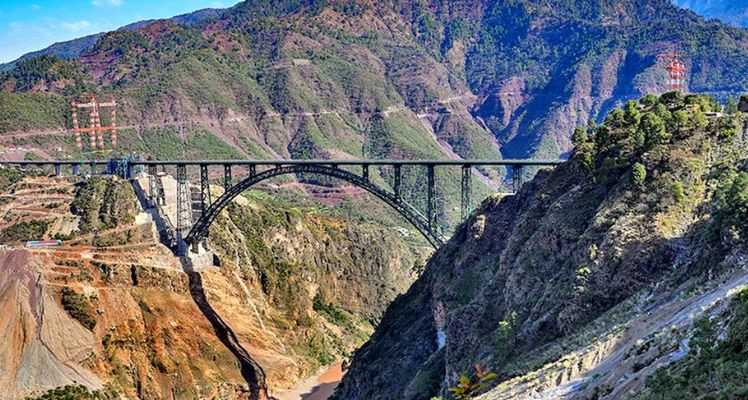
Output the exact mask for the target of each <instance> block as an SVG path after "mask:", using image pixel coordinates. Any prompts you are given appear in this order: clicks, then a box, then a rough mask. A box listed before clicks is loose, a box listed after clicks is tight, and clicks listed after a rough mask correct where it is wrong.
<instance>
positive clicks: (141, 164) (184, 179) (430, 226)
mask: <svg viewBox="0 0 748 400" xmlns="http://www.w3.org/2000/svg"><path fill="white" fill-rule="evenodd" d="M562 162H563V160H196V161H193V160H191V161H156V160H148V161H144V160H139V159H112V160H48V161H15V162H13V161H0V167H8V166H15V167H21V168H27V167H42V168H44V167H52V168H54V173H55V174H56V175H57V176H62V175H64V174H63V168H65V167H67V168H70V169H71V172H72V175H73V176H77V175H81V174H82V167H85V166H88V168H89V172H90V174H91V175H93V174H96V173H98V172H97V170H99V169H100V170H102V171H101V172H102V173H105V174H111V175H119V176H121V177H123V178H132V177H134V176H135V175H136V172H142V171H143V170H144V169H146V168H147V176H148V184H149V191H148V193H149V196H150V198H149V199H148V200H149V201H150V203H151V205H153V206H155V207H158V208H160V205H161V204H162V203H163V202H165V197H164V192H163V187H162V185H161V180H160V178H158V169H159V168H161V170H162V171H165V170H166V168H167V167H168V168H175V169H176V181H177V221H176V224H173V223H172V221H168V219H167V220H166V225H167V226H166V228H165V231H166V232H162V233H164V234H165V235H164V236H165V238H164V241H165V242H167V244H169V245H170V247H172V249H174V250H175V251H176V252H178V253H179V252H181V251H183V250H181V249H182V248H183V247H184V246H183V243H185V242H186V244H188V245H190V247H192V248H193V250H195V249H196V248H197V247H198V245H199V244H200V243H201V242H204V241H205V239H206V238H207V237H208V232H209V228H210V225H211V224H212V223H213V222H214V221H215V219H216V218H217V217H218V215H219V214H220V212H221V211H222V210H223V209H224V208H225V207H226V206H227V205H228V204H229V203H230V202H231V200H233V199H234V198H236V197H237V196H239V195H240V194H241V193H242V192H243V191H245V190H247V189H249V188H251V187H253V186H255V185H257V184H259V183H260V182H263V181H265V180H268V179H270V178H273V177H277V176H281V175H292V174H303V173H312V174H318V175H322V176H328V177H332V178H336V179H340V180H343V181H345V182H348V183H350V184H352V185H355V186H358V187H360V188H362V189H364V190H366V191H367V192H369V193H371V194H372V195H374V196H376V197H377V198H379V199H380V200H382V201H384V202H385V203H386V204H388V205H389V206H390V207H392V208H393V209H395V210H396V211H397V212H398V213H399V214H400V215H401V216H403V218H405V219H406V220H407V221H408V222H409V223H410V224H411V225H413V226H414V227H415V228H416V229H417V230H418V231H419V232H420V233H421V234H422V235H423V236H424V237H425V238H426V239H427V240H428V241H429V243H430V244H431V245H432V246H434V247H435V248H438V247H439V246H441V245H442V244H444V243H445V241H446V238H445V237H444V236H443V235H442V233H441V232H440V228H439V224H438V222H437V218H436V209H437V206H436V193H437V182H436V175H435V168H436V167H440V168H441V167H445V168H447V167H452V168H455V167H459V168H461V169H462V186H461V199H460V200H461V215H462V219H465V218H466V217H467V215H468V213H469V212H470V204H471V178H472V175H473V168H476V167H481V166H486V167H488V166H503V167H508V168H510V169H511V176H512V186H513V189H514V191H515V192H516V191H518V190H519V188H520V187H521V186H522V184H523V170H524V168H526V167H555V166H556V165H559V164H561V163H562ZM404 166H411V167H421V168H424V169H425V171H426V177H427V182H428V183H427V185H426V187H425V188H424V189H425V190H426V192H427V193H426V210H425V214H424V213H423V212H421V211H419V210H418V209H417V208H416V207H414V206H412V205H411V204H408V203H407V202H406V201H405V200H404V199H403V196H402V191H401V189H402V185H401V183H402V167H404ZM188 167H199V169H200V187H199V192H197V193H193V192H191V191H190V187H189V181H188V173H187V172H188ZM210 167H222V168H223V187H224V194H223V195H221V196H220V197H219V198H218V199H216V201H215V202H213V201H211V194H210V180H209V168H210ZM238 167H245V168H247V170H248V174H247V177H245V178H243V179H242V180H241V181H239V182H238V183H236V184H234V182H233V172H232V171H233V169H234V168H238ZM350 167H353V168H360V171H361V174H357V173H354V172H351V171H350V170H349V169H345V168H350ZM370 167H388V168H391V169H392V172H393V181H394V182H393V185H392V190H387V189H385V188H382V187H380V186H378V185H376V184H375V183H373V182H372V181H371V180H370V179H369V168H370ZM195 197H197V199H195ZM196 203H198V204H197V210H195V204H196ZM190 210H192V211H197V212H196V213H195V214H196V215H199V218H197V219H196V220H193V215H192V214H193V213H191V212H190ZM160 211H161V212H162V213H163V210H160Z"/></svg>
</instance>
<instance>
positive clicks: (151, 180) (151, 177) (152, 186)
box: [148, 165, 158, 207]
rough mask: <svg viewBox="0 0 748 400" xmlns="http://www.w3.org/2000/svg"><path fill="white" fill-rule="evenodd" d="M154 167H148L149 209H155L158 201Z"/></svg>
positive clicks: (155, 167)
mask: <svg viewBox="0 0 748 400" xmlns="http://www.w3.org/2000/svg"><path fill="white" fill-rule="evenodd" d="M157 168H158V167H157V166H156V165H148V200H149V201H150V202H151V207H156V202H157V201H158V193H156V192H157V191H158V187H157V186H156V175H157V174H158V171H157Z"/></svg>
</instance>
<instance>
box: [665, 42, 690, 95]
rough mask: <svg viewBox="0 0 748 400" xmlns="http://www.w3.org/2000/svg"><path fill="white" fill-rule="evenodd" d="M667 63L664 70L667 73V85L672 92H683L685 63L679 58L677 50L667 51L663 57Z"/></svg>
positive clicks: (684, 88)
mask: <svg viewBox="0 0 748 400" xmlns="http://www.w3.org/2000/svg"><path fill="white" fill-rule="evenodd" d="M665 61H666V62H667V65H666V66H665V70H666V71H667V73H668V82H667V85H666V86H667V87H668V88H669V89H670V91H672V92H685V91H686V72H687V69H686V64H685V63H684V62H683V61H682V60H681V58H680V54H678V52H677V51H673V52H672V53H669V54H668V55H667V56H666V57H665Z"/></svg>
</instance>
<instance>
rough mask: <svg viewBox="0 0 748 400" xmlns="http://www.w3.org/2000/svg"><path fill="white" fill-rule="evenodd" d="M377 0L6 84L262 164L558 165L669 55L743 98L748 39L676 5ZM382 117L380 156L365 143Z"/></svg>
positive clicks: (158, 42) (264, 6) (173, 28)
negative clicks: (467, 161) (501, 159)
mask: <svg viewBox="0 0 748 400" xmlns="http://www.w3.org/2000/svg"><path fill="white" fill-rule="evenodd" d="M376 4H377V6H374V3H372V2H368V1H363V0H358V1H356V0H339V1H330V2H318V1H311V0H310V1H302V2H291V1H287V2H266V1H250V2H245V3H240V4H239V5H237V6H235V7H233V8H231V9H228V10H226V11H225V12H214V13H211V14H210V15H209V16H208V17H206V18H195V19H194V20H189V21H190V23H184V22H183V21H181V20H179V19H175V20H163V21H155V22H152V23H141V24H135V25H134V26H133V28H132V29H123V30H120V31H116V32H111V33H108V34H105V35H103V36H102V37H101V38H99V40H98V41H97V43H96V44H95V45H93V46H92V47H91V48H87V49H86V51H85V52H83V53H82V54H81V55H80V56H79V57H76V58H75V59H74V60H73V61H71V62H70V63H69V64H68V63H67V62H64V61H61V62H60V64H59V65H69V67H70V71H69V72H67V73H61V74H59V75H49V74H48V73H47V72H48V71H49V68H47V67H45V66H32V67H31V68H29V65H28V64H29V63H30V62H31V63H33V59H26V60H24V61H23V62H20V63H19V64H18V65H17V66H16V69H15V70H14V71H10V72H9V73H8V75H7V76H6V78H5V79H4V80H5V84H4V85H3V87H4V88H5V90H6V91H11V92H12V91H19V90H20V91H26V90H29V89H32V90H37V91H38V90H48V91H49V90H51V91H52V92H58V93H67V94H74V93H79V92H81V91H82V90H86V89H88V90H90V89H96V91H97V92H102V93H115V94H116V95H117V97H119V98H120V99H121V100H122V101H123V102H124V103H125V104H126V105H127V107H126V110H125V112H124V113H122V115H124V117H125V118H126V119H127V120H128V123H129V124H130V125H135V126H136V127H139V128H138V129H136V131H137V132H136V131H131V132H130V133H129V135H130V136H138V133H140V134H143V133H144V132H143V130H144V129H145V128H146V127H148V126H149V125H154V124H155V125H159V124H175V125H179V126H184V127H186V128H189V127H190V126H191V125H193V124H197V125H202V126H203V127H204V128H209V129H210V130H211V131H213V132H214V133H216V134H219V136H220V137H221V138H224V139H226V140H228V141H229V142H230V143H231V144H232V145H234V146H236V147H239V148H241V149H242V151H243V152H245V153H246V154H247V155H252V156H297V157H301V156H307V157H308V156H333V155H338V156H342V155H348V156H361V155H366V156H426V155H429V156H441V157H445V156H454V155H458V156H462V157H479V158H485V157H489V158H495V157H498V151H499V148H500V149H501V152H502V153H503V154H504V156H508V157H523V156H540V157H556V156H558V155H560V154H565V153H566V152H568V151H569V150H570V149H571V142H570V137H571V133H572V131H573V129H574V128H575V127H577V126H579V125H584V124H586V121H587V120H588V119H590V118H592V119H596V118H598V117H600V116H603V115H604V114H605V113H607V111H609V110H610V109H611V108H612V107H613V106H614V105H615V104H616V103H617V102H620V101H622V100H623V101H625V100H627V99H630V98H638V97H640V96H641V95H643V94H645V93H648V92H661V91H663V89H664V88H663V85H664V83H665V79H664V74H665V72H664V70H663V68H662V65H661V63H659V62H658V57H659V56H661V55H663V54H664V53H666V52H667V51H668V50H671V49H673V48H680V49H681V50H682V51H683V52H684V53H685V54H684V56H685V57H686V58H687V61H688V62H687V64H688V67H689V79H688V81H689V86H690V88H691V90H693V91H696V92H700V91H719V92H723V93H725V94H728V93H735V92H739V91H741V90H743V89H745V88H746V80H745V76H746V74H745V72H746V68H748V63H747V62H746V60H748V58H746V54H748V53H746V47H745V44H744V43H745V38H746V33H745V32H743V31H741V30H737V29H731V28H728V27H725V26H723V25H720V24H718V23H716V22H705V21H704V20H703V19H701V18H699V17H697V16H696V15H694V14H693V13H690V12H688V11H686V10H682V9H679V8H677V7H675V6H674V5H672V4H671V3H670V2H669V1H667V0H656V1H650V2H641V1H634V0H627V1H623V2H598V1H592V0H585V1H582V2H568V1H566V0H554V1H550V2H548V1H542V2H541V1H534V0H521V1H512V2H489V1H479V0H475V1H471V2H459V1H448V2H436V1H433V2H413V1H408V0H400V1H393V2H389V3H387V4H384V5H381V6H380V5H379V3H376ZM716 38H720V40H716ZM56 65H57V64H56ZM60 68H62V67H60V66H56V67H52V69H53V70H54V69H57V70H59V69H60ZM23 71H26V72H23ZM74 71H78V72H80V73H81V74H82V76H83V78H85V79H83V80H82V81H77V80H76V79H74V78H75V76H77V73H78V72H74ZM50 81H51V82H50ZM76 82H77V83H76ZM375 116H382V117H384V119H385V121H386V122H387V124H386V125H385V126H387V127H388V131H390V132H392V135H391V138H389V140H387V141H386V142H385V144H386V145H387V147H386V148H384V149H382V148H374V149H372V148H370V147H368V146H366V145H365V144H366V143H367V142H368V138H369V136H370V135H367V129H368V128H367V127H369V126H371V125H372V118H374V117H375ZM60 122H61V121H59V120H58V122H57V124H56V125H53V127H57V128H59V127H62V126H63V125H62V124H60ZM46 127H50V126H49V125H47V124H41V126H37V128H46ZM146 133H147V132H146ZM126 136H127V135H126ZM378 136H379V135H378ZM434 136H435V137H434ZM496 140H498V144H497V143H496ZM416 143H417V144H418V145H417V146H416V145H415V144H416ZM364 152H366V154H363V153H364ZM453 153H454V154H453Z"/></svg>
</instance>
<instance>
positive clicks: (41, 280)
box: [0, 169, 427, 399]
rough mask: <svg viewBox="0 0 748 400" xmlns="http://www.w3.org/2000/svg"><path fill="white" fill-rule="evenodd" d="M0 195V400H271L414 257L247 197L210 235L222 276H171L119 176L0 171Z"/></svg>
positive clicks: (348, 348) (382, 235)
mask: <svg viewBox="0 0 748 400" xmlns="http://www.w3.org/2000/svg"><path fill="white" fill-rule="evenodd" d="M0 190H1V191H2V193H3V194H2V196H0V213H2V221H3V223H2V225H0V243H2V248H0V265H1V266H2V267H0V269H2V272H3V273H2V274H0V275H2V278H0V309H2V310H5V311H4V312H3V315H5V316H6V318H4V319H3V323H2V324H0V335H2V336H3V337H6V338H9V340H5V341H3V343H2V345H0V354H1V355H2V358H3V360H5V361H4V362H2V363H0V371H2V374H0V376H2V378H0V388H2V389H3V390H2V394H0V398H2V399H22V398H24V397H25V396H27V395H39V394H42V393H44V392H46V391H47V390H50V389H55V388H59V390H57V395H59V396H64V395H65V394H67V395H73V394H75V393H77V394H78V395H80V396H83V394H82V393H85V390H83V389H81V388H80V387H77V386H71V385H84V386H85V387H86V388H87V390H93V391H98V392H97V393H95V394H93V395H92V396H104V397H95V398H115V397H117V396H119V395H124V396H125V397H126V398H149V399H161V398H163V399H166V398H168V399H172V398H221V399H241V398H247V397H248V396H249V397H251V398H257V397H256V396H258V395H259V396H260V397H259V398H262V397H261V395H262V393H263V392H264V391H265V390H269V392H270V393H279V392H281V391H283V390H284V389H286V388H289V387H291V386H293V385H294V384H295V383H297V382H298V381H300V380H302V379H304V378H306V377H307V376H309V375H310V374H312V373H314V372H316V371H317V370H318V369H319V367H320V366H321V365H329V364H332V363H334V362H336V361H337V360H342V359H343V358H345V357H346V356H347V355H349V354H350V353H351V352H352V351H353V350H354V349H355V348H357V347H358V346H360V345H361V344H362V343H363V342H364V341H365V340H366V339H367V338H368V336H369V335H370V333H371V332H372V331H373V326H374V325H375V324H376V323H377V322H378V320H379V319H380V318H381V316H382V314H383V312H384V308H385V307H386V306H387V304H388V303H389V302H390V301H391V300H392V299H393V298H394V297H395V296H397V295H398V294H399V293H402V292H403V291H404V290H406V289H407V287H408V286H409V284H410V282H412V281H413V280H414V279H415V277H416V274H417V273H418V268H416V267H417V266H419V265H422V264H423V259H424V257H425V255H426V254H427V253H426V251H427V249H425V248H424V251H423V253H420V250H419V251H414V250H412V249H413V248H416V249H418V248H419V244H418V242H414V243H411V244H410V245H405V244H404V243H405V241H404V240H403V239H402V238H400V237H399V236H392V235H388V234H387V233H386V232H384V231H383V230H382V229H381V228H379V227H378V225H374V224H371V223H359V224H356V225H352V224H350V223H349V222H347V221H346V220H345V219H343V218H341V217H340V216H337V215H336V214H335V213H333V212H331V211H330V210H329V209H327V208H325V207H321V206H320V205H317V206H315V207H312V206H304V207H299V206H291V205H290V204H288V203H286V202H284V201H282V200H279V199H278V196H276V197H275V199H273V198H272V197H270V196H267V195H265V194H263V193H262V192H251V193H250V194H249V195H248V197H246V198H244V197H241V198H239V199H237V200H236V201H235V203H233V204H232V205H230V207H229V209H228V210H227V211H226V212H224V213H223V214H222V215H221V216H220V218H219V221H218V222H217V223H216V224H215V225H214V227H213V232H212V239H211V240H212V245H213V248H214V249H215V250H216V252H217V255H218V257H219V260H220V267H219V268H209V269H206V270H203V271H200V272H189V271H188V272H184V270H183V265H182V264H181V263H180V260H179V259H178V258H175V257H174V256H173V255H172V253H171V252H170V251H169V250H168V249H167V248H165V247H164V246H162V245H161V244H159V243H158V241H157V238H156V236H157V235H156V234H155V231H154V227H153V224H152V222H151V220H150V218H149V215H148V214H146V213H143V212H141V211H140V209H139V205H138V203H137V200H136V198H135V195H134V192H133V190H132V188H131V186H130V184H129V183H128V182H125V181H120V180H117V179H109V178H102V177H93V178H90V179H88V180H86V181H84V182H80V183H74V182H72V181H70V180H68V179H61V178H49V177H46V176H45V175H43V174H42V175H39V176H33V175H32V176H29V175H26V176H24V175H21V174H19V173H18V172H15V171H13V170H9V169H0ZM49 238H59V239H62V240H64V244H63V246H61V247H58V248H53V249H46V250H45V249H26V248H23V246H22V245H23V243H24V242H25V241H26V240H35V239H49ZM291 244H292V245H291ZM66 386H67V387H66ZM265 388H267V389H265ZM53 395H54V394H50V396H53ZM107 396H112V397H107ZM75 398H78V397H75ZM92 398H94V397H92Z"/></svg>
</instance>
